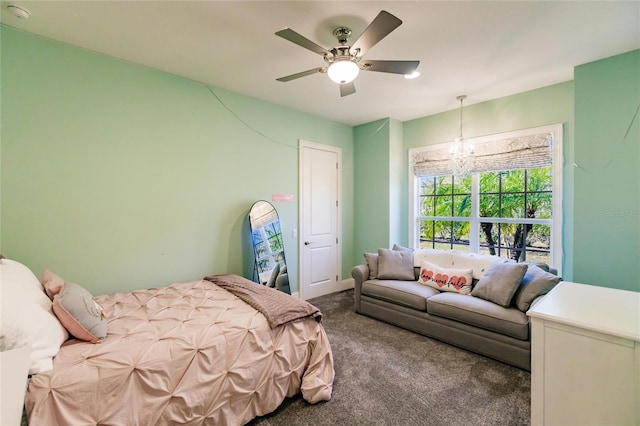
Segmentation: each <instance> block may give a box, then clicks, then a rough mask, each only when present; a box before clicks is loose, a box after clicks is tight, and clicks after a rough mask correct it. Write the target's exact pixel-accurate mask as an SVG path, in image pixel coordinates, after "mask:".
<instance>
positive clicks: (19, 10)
mask: <svg viewBox="0 0 640 426" xmlns="http://www.w3.org/2000/svg"><path fill="white" fill-rule="evenodd" d="M7 11H9V13H11V14H12V15H13V16H15V17H16V18H18V19H24V20H25V21H26V20H27V19H29V17H30V16H31V12H29V11H28V10H27V9H25V8H24V7H22V6H17V5H15V4H10V5H8V6H7Z"/></svg>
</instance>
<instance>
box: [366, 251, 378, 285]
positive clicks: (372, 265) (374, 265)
mask: <svg viewBox="0 0 640 426" xmlns="http://www.w3.org/2000/svg"><path fill="white" fill-rule="evenodd" d="M364 260H365V261H366V262H367V266H368V267H369V279H370V280H375V279H376V278H378V253H365V254H364Z"/></svg>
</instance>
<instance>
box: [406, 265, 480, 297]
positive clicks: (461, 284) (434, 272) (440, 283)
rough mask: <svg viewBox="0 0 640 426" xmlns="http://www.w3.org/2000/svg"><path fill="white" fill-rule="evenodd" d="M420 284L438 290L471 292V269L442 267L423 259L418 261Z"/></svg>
mask: <svg viewBox="0 0 640 426" xmlns="http://www.w3.org/2000/svg"><path fill="white" fill-rule="evenodd" d="M420 263H421V264H420V277H419V278H418V282H419V283H420V284H424V285H428V286H429V287H433V288H436V289H438V290H440V291H452V292H455V293H460V294H469V293H471V283H472V280H473V270H472V269H451V268H443V267H441V266H438V265H435V264H433V263H430V262H427V261H426V260H423V261H422V262H420Z"/></svg>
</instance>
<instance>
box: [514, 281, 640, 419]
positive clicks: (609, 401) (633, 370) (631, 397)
mask: <svg viewBox="0 0 640 426" xmlns="http://www.w3.org/2000/svg"><path fill="white" fill-rule="evenodd" d="M527 315H529V316H530V317H531V424H532V425H534V426H535V425H580V426H586V425H598V426H604V425H616V426H618V425H640V293H638V292H633V291H625V290H615V289H610V288H605V287H597V286H591V285H585V284H577V283H571V282H561V283H560V284H558V285H557V286H556V287H555V288H554V289H553V290H552V291H551V292H550V293H549V294H548V295H547V296H546V297H545V298H544V299H543V300H542V301H541V302H540V303H538V304H537V305H535V306H534V307H533V308H531V309H530V310H529V311H528V312H527Z"/></svg>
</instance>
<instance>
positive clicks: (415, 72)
mask: <svg viewBox="0 0 640 426" xmlns="http://www.w3.org/2000/svg"><path fill="white" fill-rule="evenodd" d="M419 75H420V73H419V72H418V71H414V72H412V73H411V74H405V75H404V78H406V79H407V80H411V79H414V78H416V77H418V76H419Z"/></svg>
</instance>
